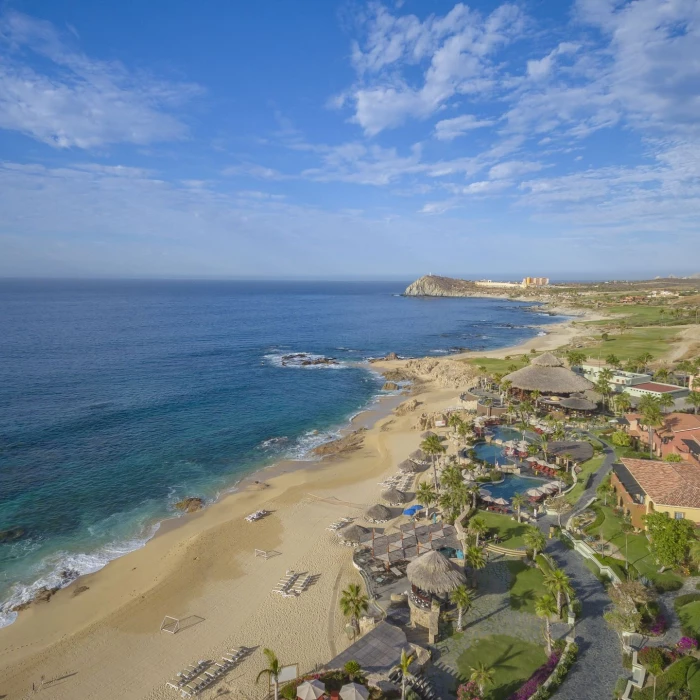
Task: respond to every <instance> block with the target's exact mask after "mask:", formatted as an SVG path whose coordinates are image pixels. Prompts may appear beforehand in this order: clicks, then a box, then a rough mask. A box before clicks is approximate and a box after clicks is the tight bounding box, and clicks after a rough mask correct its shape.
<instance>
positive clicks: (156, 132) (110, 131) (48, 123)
mask: <svg viewBox="0 0 700 700" xmlns="http://www.w3.org/2000/svg"><path fill="white" fill-rule="evenodd" d="M71 43H72V41H67V40H64V37H62V36H61V35H60V34H59V33H58V32H57V31H56V30H55V29H54V27H53V26H52V25H51V24H50V23H48V22H42V21H38V20H35V19H33V18H31V17H28V16H26V15H23V14H20V13H18V12H8V13H5V14H3V15H1V16H0V50H2V52H3V53H4V59H3V60H2V61H1V62H0V128H1V129H8V130H12V131H19V132H21V133H23V134H26V135H27V136H30V137H32V138H34V139H36V140H38V141H41V142H43V143H46V144H49V145H50V146H54V147H56V148H72V147H76V148H83V149H89V148H95V147H99V146H102V145H104V144H110V143H132V144H140V145H143V144H148V143H152V142H155V141H169V140H174V139H180V138H182V137H184V136H185V135H186V133H187V128H186V126H185V124H184V123H183V122H182V121H181V120H180V119H179V118H178V117H177V116H175V115H174V114H173V113H172V111H171V110H172V109H173V108H175V107H177V106H178V105H180V104H181V103H182V102H183V101H184V100H187V99H189V98H191V97H192V96H194V95H196V94H198V93H199V92H201V89H200V88H199V87H198V86H196V85H193V84H189V83H174V82H167V81H158V80H155V79H153V78H151V77H150V76H147V75H144V74H141V73H136V72H130V71H129V70H127V68H125V67H124V66H123V65H121V64H119V63H116V62H106V61H99V60H95V59H91V58H89V57H88V56H86V55H85V54H83V53H81V52H80V51H79V50H77V49H74V48H72V46H71ZM27 55H29V56H31V57H32V58H33V59H36V60H32V63H31V64H29V63H28V62H27V60H26V57H27Z"/></svg>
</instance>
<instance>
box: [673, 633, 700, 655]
mask: <svg viewBox="0 0 700 700" xmlns="http://www.w3.org/2000/svg"><path fill="white" fill-rule="evenodd" d="M697 648H698V640H697V639H693V638H692V637H681V638H680V639H679V640H678V642H677V643H676V649H677V650H678V651H679V652H680V653H681V654H690V653H692V652H694V651H697Z"/></svg>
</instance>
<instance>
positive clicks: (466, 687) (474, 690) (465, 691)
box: [457, 681, 481, 700]
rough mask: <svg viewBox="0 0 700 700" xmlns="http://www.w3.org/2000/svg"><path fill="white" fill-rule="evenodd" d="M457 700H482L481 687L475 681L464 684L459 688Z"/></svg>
mask: <svg viewBox="0 0 700 700" xmlns="http://www.w3.org/2000/svg"><path fill="white" fill-rule="evenodd" d="M457 700H481V696H480V695H479V687H478V686H477V684H476V683H474V682H473V681H469V682H468V683H464V684H463V685H460V686H459V688H457Z"/></svg>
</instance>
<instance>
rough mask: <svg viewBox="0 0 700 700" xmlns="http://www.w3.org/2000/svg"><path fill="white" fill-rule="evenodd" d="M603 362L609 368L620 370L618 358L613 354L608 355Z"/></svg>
mask: <svg viewBox="0 0 700 700" xmlns="http://www.w3.org/2000/svg"><path fill="white" fill-rule="evenodd" d="M605 361H606V362H607V363H608V364H609V365H610V366H611V367H614V368H615V369H619V368H620V358H619V357H618V356H617V355H615V354H614V353H610V354H609V355H608V356H607V357H606V358H605Z"/></svg>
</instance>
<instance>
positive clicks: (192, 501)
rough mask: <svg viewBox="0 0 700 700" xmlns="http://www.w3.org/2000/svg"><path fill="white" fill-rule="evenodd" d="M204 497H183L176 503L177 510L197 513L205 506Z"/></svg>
mask: <svg viewBox="0 0 700 700" xmlns="http://www.w3.org/2000/svg"><path fill="white" fill-rule="evenodd" d="M204 505H205V504H204V499H202V498H197V497H194V496H193V497H190V498H183V499H182V500H181V501H178V502H177V503H176V504H175V508H177V510H181V511H182V512H183V513H196V512H197V511H198V510H202V508H204Z"/></svg>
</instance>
